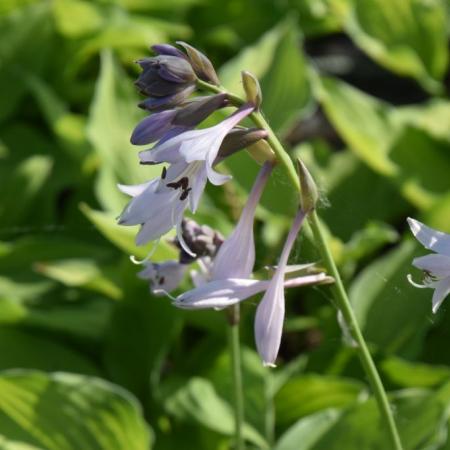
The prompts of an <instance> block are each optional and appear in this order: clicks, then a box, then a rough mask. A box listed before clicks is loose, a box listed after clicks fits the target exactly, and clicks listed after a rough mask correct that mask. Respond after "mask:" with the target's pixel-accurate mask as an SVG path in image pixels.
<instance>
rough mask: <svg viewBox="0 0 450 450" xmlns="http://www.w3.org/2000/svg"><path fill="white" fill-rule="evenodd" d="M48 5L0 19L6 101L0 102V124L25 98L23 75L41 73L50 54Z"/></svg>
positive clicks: (0, 66) (0, 80) (0, 79)
mask: <svg viewBox="0 0 450 450" xmlns="http://www.w3.org/2000/svg"><path fill="white" fill-rule="evenodd" d="M51 38H52V22H51V20H50V17H49V4H48V3H47V2H40V3H38V4H36V5H31V6H28V7H25V8H22V9H17V10H16V11H13V12H11V14H9V15H6V16H0V61H1V64H0V86H2V87H6V86H7V92H8V101H2V102H0V121H2V120H5V119H6V118H7V117H9V116H10V115H11V114H12V113H13V112H14V111H15V110H16V108H17V106H18V104H19V102H20V101H21V100H22V98H23V96H24V95H25V94H26V85H25V83H24V81H23V71H24V70H26V71H27V72H28V73H37V74H39V73H41V72H42V70H43V67H44V65H45V64H46V62H47V58H48V56H49V53H50V50H51Z"/></svg>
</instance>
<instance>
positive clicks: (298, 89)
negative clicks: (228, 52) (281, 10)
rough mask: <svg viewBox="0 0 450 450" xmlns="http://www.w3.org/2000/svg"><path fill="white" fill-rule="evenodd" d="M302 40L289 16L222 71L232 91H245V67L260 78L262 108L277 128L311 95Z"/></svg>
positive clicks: (228, 63) (285, 125) (220, 75)
mask: <svg viewBox="0 0 450 450" xmlns="http://www.w3.org/2000/svg"><path fill="white" fill-rule="evenodd" d="M299 42H300V35H299V32H298V30H297V27H296V26H295V24H294V22H293V21H292V20H286V21H284V22H282V23H281V24H279V25H277V26H276V27H275V28H273V29H272V30H270V31H268V32H267V33H266V34H264V35H263V36H262V38H261V39H260V40H259V41H258V42H257V43H256V44H254V45H253V46H251V47H248V48H246V49H244V50H242V51H241V53H240V54H239V55H237V56H236V57H235V58H233V59H232V60H230V61H228V62H227V63H226V64H225V65H224V66H223V67H222V68H221V70H220V72H219V77H220V79H221V81H222V83H223V84H224V86H225V87H227V88H228V89H229V90H230V91H240V92H242V87H241V86H242V81H241V75H240V74H241V71H242V70H248V71H250V72H251V73H253V74H254V75H255V76H256V77H257V78H258V79H259V80H260V82H261V86H262V90H263V104H262V110H263V111H264V113H265V115H267V118H268V120H269V122H270V124H271V126H272V127H274V129H275V130H280V129H282V128H285V127H287V126H288V125H289V123H290V122H291V121H292V120H293V119H294V117H295V116H296V115H298V114H299V113H300V112H301V110H302V109H303V108H304V107H305V106H306V104H307V102H308V101H309V99H310V88H309V82H308V77H307V72H308V68H307V65H306V61H305V58H304V56H303V54H302V52H301V49H300V47H299Z"/></svg>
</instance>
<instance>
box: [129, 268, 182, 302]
mask: <svg viewBox="0 0 450 450" xmlns="http://www.w3.org/2000/svg"><path fill="white" fill-rule="evenodd" d="M144 264H145V269H144V270H142V271H140V272H139V273H138V277H139V278H142V279H144V280H149V281H150V290H151V292H152V293H153V294H155V295H164V293H167V292H172V291H173V290H175V289H176V288H177V287H178V286H179V284H180V283H181V281H182V280H183V277H184V274H185V272H186V268H187V266H186V265H185V264H180V263H179V262H178V261H165V262H163V263H152V262H146V263H144Z"/></svg>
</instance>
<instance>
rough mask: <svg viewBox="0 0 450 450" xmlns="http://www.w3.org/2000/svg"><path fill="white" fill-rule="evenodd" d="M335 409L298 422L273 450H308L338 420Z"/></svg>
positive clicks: (337, 413)
mask: <svg viewBox="0 0 450 450" xmlns="http://www.w3.org/2000/svg"><path fill="white" fill-rule="evenodd" d="M340 416H341V412H340V411H339V410H337V409H327V410H325V411H320V412H318V413H315V414H312V415H311V416H308V417H305V418H304V419H301V420H299V421H298V422H297V423H296V424H295V425H293V426H292V427H291V428H289V429H288V430H287V431H286V432H285V433H284V434H283V435H282V436H281V437H280V439H279V440H278V442H277V444H276V446H275V449H274V450H310V449H312V448H313V447H314V444H315V443H316V442H317V441H318V440H319V439H320V438H321V437H322V435H323V434H325V433H326V432H327V431H328V430H329V429H330V428H331V427H332V426H333V425H334V424H335V423H336V422H337V421H338V420H339V418H340Z"/></svg>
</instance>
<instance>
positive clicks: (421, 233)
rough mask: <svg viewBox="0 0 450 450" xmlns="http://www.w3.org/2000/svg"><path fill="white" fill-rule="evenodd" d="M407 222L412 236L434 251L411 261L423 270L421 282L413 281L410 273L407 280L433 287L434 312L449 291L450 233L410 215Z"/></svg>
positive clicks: (413, 283)
mask: <svg viewBox="0 0 450 450" xmlns="http://www.w3.org/2000/svg"><path fill="white" fill-rule="evenodd" d="M408 224H409V227H410V228H411V231H412V233H413V235H414V237H415V238H416V239H417V240H418V241H419V242H420V243H421V244H422V245H423V246H424V247H425V248H426V249H428V250H431V251H433V252H435V253H433V254H430V255H426V256H421V257H419V258H415V259H414V260H413V262H412V264H413V265H414V266H415V267H417V268H418V269H421V270H422V271H423V272H424V274H425V277H424V280H423V283H422V284H418V283H415V282H414V281H413V280H412V278H411V276H410V275H408V280H409V282H410V283H411V284H412V285H413V286H415V287H419V288H431V289H434V293H433V298H432V311H433V313H436V312H437V310H438V309H439V307H440V306H441V304H442V302H443V301H444V299H445V298H446V297H447V295H448V294H449V293H450V235H449V234H446V233H443V232H442V231H438V230H434V229H433V228H430V227H428V226H426V225H424V224H423V223H421V222H419V221H418V220H415V219H412V218H410V217H408Z"/></svg>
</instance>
